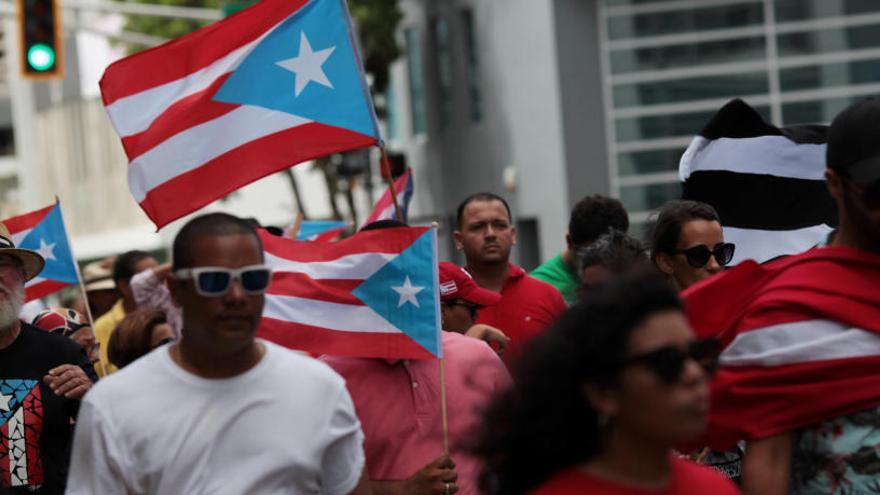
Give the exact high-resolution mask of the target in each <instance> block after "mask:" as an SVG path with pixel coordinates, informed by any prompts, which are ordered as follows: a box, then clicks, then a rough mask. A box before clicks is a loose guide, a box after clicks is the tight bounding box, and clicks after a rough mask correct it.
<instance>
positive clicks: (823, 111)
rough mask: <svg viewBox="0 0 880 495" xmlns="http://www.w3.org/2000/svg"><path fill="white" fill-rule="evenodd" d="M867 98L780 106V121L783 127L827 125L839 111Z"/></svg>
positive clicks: (833, 99) (827, 100)
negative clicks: (782, 122)
mask: <svg viewBox="0 0 880 495" xmlns="http://www.w3.org/2000/svg"><path fill="white" fill-rule="evenodd" d="M869 96H874V97H877V96H880V95H865V96H850V97H845V98H829V99H825V100H816V101H800V102H796V103H786V104H784V105H782V120H783V121H784V123H785V125H795V124H828V123H830V122H831V121H832V120H834V117H835V116H836V115H837V114H838V113H840V111H841V110H843V109H844V108H846V107H848V106H849V105H850V104H852V103H855V102H856V101H859V100H862V99H864V98H867V97H869Z"/></svg>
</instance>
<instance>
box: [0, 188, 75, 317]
mask: <svg viewBox="0 0 880 495" xmlns="http://www.w3.org/2000/svg"><path fill="white" fill-rule="evenodd" d="M3 224H4V225H6V228H7V229H9V233H10V234H11V235H12V242H13V244H15V247H18V248H21V249H30V250H32V251H36V252H38V253H40V255H41V256H42V257H43V259H44V260H46V265H45V266H44V267H43V271H41V272H40V274H39V275H37V276H36V277H35V278H33V279H31V280H29V281H28V282H27V284H25V301H30V300H33V299H39V298H41V297H44V296H48V295H49V294H52V293H54V292H58V291H59V290H61V289H63V288H65V287H69V286H71V285H75V284H77V283H79V277H78V275H77V269H76V262H75V261H74V259H73V254H71V251H70V241H69V240H68V237H67V230H66V229H65V228H64V218H63V217H62V216H61V203H59V202H56V203H55V204H54V205H51V206H47V207H45V208H41V209H39V210H36V211H32V212H30V213H25V214H24V215H19V216H17V217H12V218H7V219H6V220H3Z"/></svg>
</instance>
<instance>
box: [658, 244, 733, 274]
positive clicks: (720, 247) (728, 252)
mask: <svg viewBox="0 0 880 495" xmlns="http://www.w3.org/2000/svg"><path fill="white" fill-rule="evenodd" d="M734 251H736V245H735V244H733V243H730V242H725V243H721V244H716V245H715V249H709V246H707V245H705V244H700V245H699V246H694V247H691V248H687V249H676V250H674V251H672V253H673V254H684V256H685V258H686V259H687V262H688V265H691V266H692V267H693V268H703V267H704V266H706V264H707V263H709V257H711V256H714V257H715V261H717V262H718V264H719V265H721V266H727V264H728V263H730V260H732V259H733V253H734Z"/></svg>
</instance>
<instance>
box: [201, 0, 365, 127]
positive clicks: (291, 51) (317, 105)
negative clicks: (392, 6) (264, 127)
mask: <svg viewBox="0 0 880 495" xmlns="http://www.w3.org/2000/svg"><path fill="white" fill-rule="evenodd" d="M343 1H344V0H312V1H310V2H309V3H308V4H307V5H305V6H304V7H302V8H301V9H299V10H298V11H296V13H294V14H293V15H291V16H290V17H289V18H288V19H287V20H285V21H283V22H282V23H281V24H280V25H278V26H277V27H276V28H275V29H274V30H273V31H272V32H271V33H269V34H268V35H267V36H266V37H265V38H264V39H263V41H261V42H260V44H259V45H257V46H256V47H255V48H254V49H253V50H252V51H251V53H250V54H249V55H248V56H247V58H245V59H244V61H242V63H241V64H240V65H239V66H238V68H236V69H235V71H233V73H232V74H231V75H230V76H229V79H227V80H226V82H225V83H224V84H223V86H221V87H220V89H219V90H218V91H217V93H216V94H215V95H214V99H215V100H217V101H223V102H227V103H234V104H239V105H255V106H260V107H264V108H269V109H272V110H278V111H282V112H287V113H291V114H294V115H297V116H300V117H304V118H307V119H310V120H313V121H315V122H319V123H321V124H326V125H331V126H335V127H342V128H345V129H349V130H352V131H355V132H359V133H361V134H364V135H367V136H371V137H374V138H377V139H378V137H379V136H378V131H377V128H376V121H375V119H374V116H373V109H372V106H371V105H370V102H369V100H368V99H367V98H368V95H369V92H368V90H367V88H366V87H365V84H364V80H363V76H362V73H361V70H360V66H359V62H358V58H357V57H356V56H355V51H354V47H353V46H352V42H351V39H352V38H351V35H350V31H349V25H348V17H347V14H346V13H345V12H343V10H342V9H343V6H342V2H343Z"/></svg>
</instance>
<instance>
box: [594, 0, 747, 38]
mask: <svg viewBox="0 0 880 495" xmlns="http://www.w3.org/2000/svg"><path fill="white" fill-rule="evenodd" d="M763 22H764V6H763V2H759V1H755V2H750V3H743V4H734V5H719V6H712V7H700V8H693V9H685V10H674V11H667V12H651V13H645V14H635V15H622V16H613V17H609V18H608V35H609V37H610V38H611V39H612V40H617V39H626V38H642V37H646V36H661V35H667V34H680V33H689V32H694V31H712V30H716V29H729V28H737V27H744V26H756V25H760V24H762V23H763Z"/></svg>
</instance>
